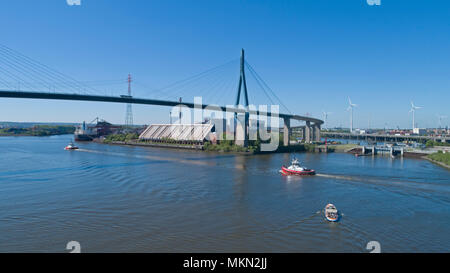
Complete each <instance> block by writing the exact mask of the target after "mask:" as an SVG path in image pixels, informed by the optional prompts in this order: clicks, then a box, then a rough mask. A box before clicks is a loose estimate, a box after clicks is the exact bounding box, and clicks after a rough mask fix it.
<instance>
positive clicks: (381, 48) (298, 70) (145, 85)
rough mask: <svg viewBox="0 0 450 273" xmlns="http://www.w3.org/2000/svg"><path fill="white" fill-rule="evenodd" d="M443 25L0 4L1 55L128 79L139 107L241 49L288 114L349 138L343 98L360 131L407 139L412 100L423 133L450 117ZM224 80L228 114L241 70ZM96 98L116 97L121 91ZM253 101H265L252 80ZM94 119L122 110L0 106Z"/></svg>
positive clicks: (426, 20) (226, 8)
mask: <svg viewBox="0 0 450 273" xmlns="http://www.w3.org/2000/svg"><path fill="white" fill-rule="evenodd" d="M449 14H450V2H448V1H445V0H442V1H438V0H436V1H407V0H403V1H402V0H396V1H393V0H390V1H389V0H382V1H381V6H369V5H368V4H367V3H366V0H340V1H325V0H309V1H306V0H305V1H301V0H293V1H286V0H277V1H266V0H226V1H221V0H215V1H212V0H180V1H173V0H164V1H162V0H160V1H141V0H127V1H125V0H82V1H81V6H68V5H67V4H66V1H65V0H41V1H29V0H14V1H13V0H9V1H6V0H5V1H2V7H1V9H0V25H1V26H2V27H1V28H0V34H1V37H2V38H1V40H0V44H2V45H5V46H8V47H10V48H13V49H15V50H17V51H19V52H21V53H23V54H25V55H27V56H29V57H31V58H33V59H35V60H38V61H39V62H41V63H44V64H46V65H48V66H50V67H52V68H55V69H57V70H58V71H60V72H63V73H64V74H67V75H70V76H71V77H73V78H76V79H77V80H79V81H82V82H93V81H106V80H108V81H109V80H120V79H123V80H124V79H126V77H127V74H128V73H132V75H133V77H134V78H135V80H136V84H135V85H133V92H134V93H135V95H136V96H140V97H152V93H151V92H149V90H154V89H157V88H161V87H164V86H167V85H169V84H171V83H173V82H176V81H178V80H181V79H184V78H187V77H189V76H192V75H195V74H197V73H199V72H202V71H205V70H207V69H209V68H211V67H215V66H217V65H220V64H223V63H226V62H228V61H230V60H233V59H236V58H238V57H239V54H240V49H241V48H245V50H246V58H247V61H248V62H249V63H250V64H251V65H252V67H253V68H255V70H256V71H257V72H258V74H259V75H260V76H261V77H262V78H264V80H265V82H267V84H268V85H269V86H270V87H271V88H272V90H273V91H275V92H276V94H277V95H278V97H280V98H281V99H282V101H283V102H284V104H286V105H287V107H288V108H289V109H290V110H291V111H292V112H294V113H297V114H302V115H304V114H305V113H310V114H311V115H313V116H315V117H322V114H321V113H322V111H323V110H326V111H328V112H332V114H331V115H330V116H329V124H330V126H339V125H342V126H344V127H348V126H349V113H348V112H347V111H346V108H347V96H350V97H351V98H352V101H353V102H354V103H356V104H358V105H359V107H358V108H356V110H355V127H362V128H365V127H367V126H368V120H369V118H370V120H371V126H372V127H384V126H385V123H387V124H388V126H389V127H396V126H400V127H402V128H406V127H407V128H410V127H411V115H410V114H409V113H408V111H409V109H410V101H411V100H414V101H415V103H416V104H417V105H419V106H424V108H423V109H421V110H419V111H418V112H417V115H416V121H417V123H418V125H419V127H436V126H437V123H438V118H437V117H436V115H437V114H438V113H440V114H442V115H446V116H449V117H450V111H449V109H450V107H449V102H450V92H449V90H450V77H449V72H450V50H449V49H450V35H449V33H450V16H449ZM236 64H237V62H236ZM0 65H1V61H0ZM222 76H223V77H224V78H225V80H224V81H229V83H231V85H224V86H229V87H228V89H226V88H222V89H221V90H220V92H225V93H224V96H222V98H223V99H224V102H227V103H229V104H233V102H234V98H235V93H236V86H237V79H238V67H237V65H236V66H235V67H234V66H233V67H231V68H230V69H228V70H226V71H224V73H223V75H222ZM204 84H207V83H204ZM0 87H1V86H0ZM96 88H98V89H101V90H102V91H104V92H105V93H108V92H111V93H114V94H119V93H125V92H126V88H127V86H126V83H125V81H124V82H123V84H117V83H116V84H115V85H111V86H108V85H104V86H98V87H96ZM122 91H123V92H122ZM212 92H214V90H213V91H212ZM194 93H195V92H194V91H193V92H192V93H191V94H194ZM249 93H250V94H251V96H252V97H255V98H261V96H260V95H259V94H260V93H261V90H259V89H258V86H257V85H255V83H254V82H253V83H252V82H250V80H249ZM187 94H189V93H187ZM186 100H189V101H192V100H193V97H190V98H189V97H186ZM250 102H252V101H250ZM267 103H269V101H267ZM169 110H170V109H168V108H164V107H153V106H150V107H149V106H136V105H135V106H134V119H135V123H140V124H149V123H154V122H167V121H168V119H169V117H168V113H169ZM97 116H99V117H102V118H104V119H106V120H108V121H111V122H114V123H123V121H124V118H125V105H122V104H105V103H86V102H67V101H63V102H61V101H34V100H15V99H0V120H4V121H58V122H81V121H83V120H87V121H90V120H92V119H94V118H95V117H97ZM443 123H444V125H447V124H450V118H448V119H445V120H444V121H443Z"/></svg>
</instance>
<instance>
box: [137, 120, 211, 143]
mask: <svg viewBox="0 0 450 273" xmlns="http://www.w3.org/2000/svg"><path fill="white" fill-rule="evenodd" d="M214 129H215V128H214V124H153V125H150V126H148V127H147V129H145V130H144V132H142V134H141V135H140V136H139V139H140V140H143V141H153V142H167V141H169V140H172V141H176V142H180V143H185V144H203V143H204V142H205V141H215V140H216V139H217V137H216V133H215V132H214Z"/></svg>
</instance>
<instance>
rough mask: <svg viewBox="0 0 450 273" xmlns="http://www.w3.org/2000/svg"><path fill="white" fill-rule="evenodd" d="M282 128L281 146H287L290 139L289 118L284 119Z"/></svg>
mask: <svg viewBox="0 0 450 273" xmlns="http://www.w3.org/2000/svg"><path fill="white" fill-rule="evenodd" d="M283 120H284V127H283V145H284V146H289V142H290V137H291V120H290V119H289V118H284V119H283Z"/></svg>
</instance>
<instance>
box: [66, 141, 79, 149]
mask: <svg viewBox="0 0 450 273" xmlns="http://www.w3.org/2000/svg"><path fill="white" fill-rule="evenodd" d="M64 150H66V151H67V150H78V147H77V146H75V145H74V144H73V143H72V142H70V143H69V145H67V146H66V147H65V148H64Z"/></svg>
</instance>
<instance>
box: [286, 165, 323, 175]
mask: <svg viewBox="0 0 450 273" xmlns="http://www.w3.org/2000/svg"><path fill="white" fill-rule="evenodd" d="M281 173H282V174H284V175H315V174H316V171H314V170H308V171H294V170H290V169H288V168H286V167H284V166H283V167H281Z"/></svg>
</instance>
